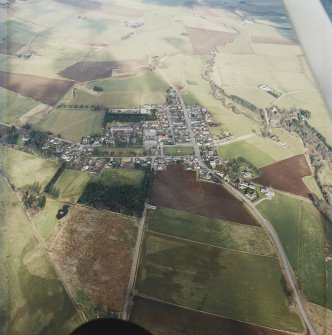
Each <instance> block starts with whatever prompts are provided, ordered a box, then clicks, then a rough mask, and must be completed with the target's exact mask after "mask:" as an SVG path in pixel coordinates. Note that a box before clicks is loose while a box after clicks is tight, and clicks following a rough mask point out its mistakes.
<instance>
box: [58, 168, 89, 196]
mask: <svg viewBox="0 0 332 335" xmlns="http://www.w3.org/2000/svg"><path fill="white" fill-rule="evenodd" d="M92 178H93V175H92V174H90V173H88V172H81V171H78V170H69V169H66V170H65V171H63V172H62V173H61V175H60V177H59V179H58V180H57V181H56V183H55V184H54V186H55V187H56V188H58V189H59V191H60V196H59V198H60V200H63V201H68V202H76V201H77V200H78V198H79V197H80V196H81V194H82V193H83V190H84V187H85V185H86V184H87V183H88V182H89V181H90V180H91V179H92Z"/></svg>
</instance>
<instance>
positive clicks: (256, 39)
mask: <svg viewBox="0 0 332 335" xmlns="http://www.w3.org/2000/svg"><path fill="white" fill-rule="evenodd" d="M251 42H252V43H262V44H280V45H298V43H297V42H296V41H295V40H292V39H286V38H279V37H271V36H259V35H252V36H251Z"/></svg>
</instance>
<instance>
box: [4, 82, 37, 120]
mask: <svg viewBox="0 0 332 335" xmlns="http://www.w3.org/2000/svg"><path fill="white" fill-rule="evenodd" d="M38 104H39V103H38V102H37V101H34V100H32V99H29V98H26V97H23V96H22V95H20V94H17V93H14V92H12V91H9V90H6V89H5V88H2V87H0V122H2V123H7V124H12V123H14V122H15V121H16V120H17V119H18V118H19V117H20V116H22V115H23V114H25V113H26V112H28V111H29V110H30V109H32V108H34V107H36V106H37V105H38Z"/></svg>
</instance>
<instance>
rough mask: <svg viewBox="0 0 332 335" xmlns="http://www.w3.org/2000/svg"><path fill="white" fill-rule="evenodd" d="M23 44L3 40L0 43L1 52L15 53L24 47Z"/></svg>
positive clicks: (4, 53)
mask: <svg viewBox="0 0 332 335" xmlns="http://www.w3.org/2000/svg"><path fill="white" fill-rule="evenodd" d="M23 46H24V45H23V44H20V43H15V42H8V41H2V42H1V43H0V54H1V55H15V54H16V52H17V51H18V50H20V49H21V48H23Z"/></svg>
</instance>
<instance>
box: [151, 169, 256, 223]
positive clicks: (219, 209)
mask: <svg viewBox="0 0 332 335" xmlns="http://www.w3.org/2000/svg"><path fill="white" fill-rule="evenodd" d="M151 202H152V204H153V205H156V206H161V207H166V208H171V209H175V210H182V211H185V212H189V213H193V214H198V215H202V216H206V217H211V218H214V219H221V220H226V221H232V222H239V223H244V224H248V225H257V223H256V221H255V220H254V218H253V217H252V216H251V215H250V214H249V212H247V210H246V209H245V208H244V207H243V206H242V204H241V203H240V202H239V201H238V200H237V199H235V198H234V197H233V196H232V195H230V194H229V193H228V192H227V191H226V190H225V189H223V188H222V187H221V186H219V185H216V184H212V183H206V182H198V181H197V180H196V173H195V172H193V171H185V170H184V169H183V168H182V167H180V166H169V167H168V169H167V171H158V172H157V173H156V175H155V177H154V182H153V187H152V196H151Z"/></svg>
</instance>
